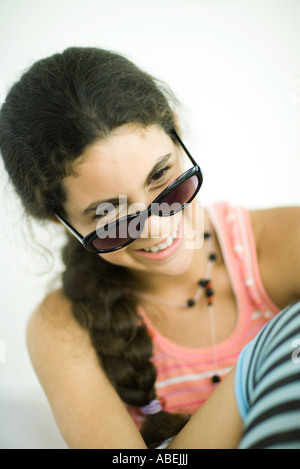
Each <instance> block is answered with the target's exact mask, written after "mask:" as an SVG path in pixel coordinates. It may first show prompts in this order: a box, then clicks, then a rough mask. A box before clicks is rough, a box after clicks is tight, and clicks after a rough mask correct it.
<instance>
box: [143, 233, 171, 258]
mask: <svg viewBox="0 0 300 469" xmlns="http://www.w3.org/2000/svg"><path fill="white" fill-rule="evenodd" d="M176 236H177V231H174V232H173V233H172V234H171V235H170V236H168V238H167V239H166V242H165V243H159V244H157V245H156V246H152V247H151V248H145V249H143V251H146V252H154V253H155V252H159V251H163V250H164V249H166V248H168V247H170V246H172V244H173V242H174V239H175V238H176Z"/></svg>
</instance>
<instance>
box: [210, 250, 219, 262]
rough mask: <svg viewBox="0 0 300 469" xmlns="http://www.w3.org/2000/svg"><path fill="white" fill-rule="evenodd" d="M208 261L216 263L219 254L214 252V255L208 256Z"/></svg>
mask: <svg viewBox="0 0 300 469" xmlns="http://www.w3.org/2000/svg"><path fill="white" fill-rule="evenodd" d="M208 259H209V260H210V261H215V260H217V254H216V253H214V252H212V253H211V254H210V255H209V256H208Z"/></svg>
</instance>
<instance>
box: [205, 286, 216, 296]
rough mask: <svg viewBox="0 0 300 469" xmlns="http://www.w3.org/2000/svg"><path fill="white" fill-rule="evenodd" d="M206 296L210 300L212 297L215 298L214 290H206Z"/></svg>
mask: <svg viewBox="0 0 300 469" xmlns="http://www.w3.org/2000/svg"><path fill="white" fill-rule="evenodd" d="M205 295H206V296H207V297H208V298H209V297H211V296H213V295H214V291H213V289H212V288H207V289H206V290H205Z"/></svg>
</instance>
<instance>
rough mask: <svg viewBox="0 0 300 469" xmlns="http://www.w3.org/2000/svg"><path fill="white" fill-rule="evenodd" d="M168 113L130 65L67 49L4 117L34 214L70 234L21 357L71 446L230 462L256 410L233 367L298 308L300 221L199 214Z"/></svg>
mask: <svg viewBox="0 0 300 469" xmlns="http://www.w3.org/2000/svg"><path fill="white" fill-rule="evenodd" d="M172 99H173V98H172V94H171V93H170V92H169V91H168V90H167V89H166V88H165V87H163V86H162V85H161V84H159V83H158V82H157V81H156V80H155V79H154V78H152V77H151V76H149V75H148V74H147V73H145V72H143V71H141V70H140V69H139V68H137V67H136V66H135V65H134V64H132V63H131V62H130V61H128V60H127V59H125V58H124V57H122V56H120V55H118V54H115V53H112V52H109V51H105V50H101V49H94V48H71V49H67V50H66V51H64V52H63V53H62V54H55V55H54V56H52V57H49V58H46V59H43V60H40V61H38V62H37V63H35V64H34V65H33V66H32V67H31V68H30V69H29V70H28V71H27V72H26V73H25V74H24V75H23V76H22V77H21V79H20V81H19V82H18V83H16V84H15V85H14V86H13V87H12V89H11V91H10V93H9V94H8V96H7V99H6V103H5V104H4V105H3V107H2V110H1V120H0V146H1V153H2V156H3V159H4V163H5V166H6V169H7V171H8V173H9V175H10V178H11V181H12V183H13V184H14V186H15V189H16V191H17V193H18V194H19V196H20V198H21V200H22V202H23V205H24V207H25V209H26V211H27V212H28V213H29V214H30V215H31V216H33V217H35V218H36V219H40V220H50V221H52V222H55V223H60V224H62V225H63V226H64V227H65V229H66V233H67V238H68V240H67V244H66V246H65V248H64V250H63V260H64V263H65V266H66V268H65V271H64V273H63V276H62V288H61V290H59V291H54V292H52V293H51V294H50V295H48V296H47V297H46V298H45V300H44V301H43V303H42V304H41V305H39V307H38V308H37V310H36V311H35V312H34V313H33V315H32V317H31V318H30V321H29V324H28V347H29V352H30V355H31V358H32V362H33V365H34V368H35V370H36V372H37V375H38V377H39V379H40V382H41V384H42V386H43V388H44V390H45V392H46V394H47V396H48V398H49V401H50V404H51V406H52V409H53V412H54V415H55V418H56V420H57V423H58V426H59V428H60V430H61V432H62V435H63V436H64V438H65V440H66V441H67V443H68V445H69V446H70V447H75V448H79V447H80V448H84V447H89V448H91V447H96V448H142V447H149V448H152V447H158V446H159V445H160V444H161V443H162V442H163V441H166V440H167V438H168V437H172V436H174V435H178V436H176V437H175V439H174V440H173V441H172V443H171V445H172V447H198V446H197V444H198V445H199V446H200V447H205V446H209V447H220V446H225V447H236V446H237V444H238V442H239V441H240V439H241V435H242V422H241V418H240V413H239V411H238V407H237V404H236V402H240V401H242V402H244V401H247V402H248V401H249V402H250V401H251V399H250V400H249V396H248V398H247V399H246V398H245V397H243V398H239V397H236V396H235V392H234V380H235V377H236V376H237V382H238V384H239V386H237V388H236V389H241V387H240V386H242V384H241V383H242V382H243V380H242V377H241V372H240V371H239V372H238V373H236V371H235V368H234V366H235V364H236V362H237V359H238V356H239V354H240V352H241V351H242V350H243V349H244V347H245V346H246V345H247V344H248V343H249V342H250V341H251V339H253V338H254V337H255V336H256V334H257V333H258V331H260V330H261V329H262V328H263V327H264V326H265V325H266V324H267V323H268V321H269V320H270V319H272V318H274V317H276V315H277V314H278V313H279V311H280V310H281V309H283V308H284V307H286V306H287V305H289V304H291V303H294V302H295V300H297V299H299V298H300V282H299V278H300V277H299V274H300V262H299V259H300V256H299V250H300V247H299V239H300V216H299V215H300V211H299V208H279V209H271V210H264V211H252V212H248V211H246V210H244V209H241V208H238V209H236V208H234V207H230V206H229V205H228V204H214V205H213V206H211V207H208V208H207V209H205V210H204V209H202V208H201V206H200V204H199V202H198V201H197V193H198V192H199V190H200V188H201V185H202V179H203V177H202V173H201V168H200V167H199V166H198V164H197V162H196V161H195V160H194V158H193V156H192V155H191V154H190V153H189V151H188V149H187V148H186V147H185V145H184V143H183V141H182V140H181V137H180V129H179V125H178V122H177V119H176V116H175V115H174V112H173V109H172ZM297 311H298V310H297ZM270 324H271V323H270ZM293 333H294V334H297V331H296V330H295V328H294V329H293ZM294 339H295V340H296V336H295V337H294ZM255 340H257V339H255ZM245 350H246V349H245ZM247 350H248V354H249V353H250V352H249V348H248V349H247ZM250 351H251V347H250ZM274 353H275V352H274ZM261 356H263V353H262V354H261ZM266 356H267V355H266ZM242 358H243V360H246V361H245V362H244V361H243V363H248V362H249V361H248V360H249V359H248V358H247V354H246V352H243V355H242ZM238 369H239V370H243V367H242V366H240V367H239V368H238ZM258 369H259V367H258V368H255V373H256V372H257V370H258ZM230 370H232V371H231V372H230V373H229V371H230ZM228 373H229V375H228V377H227V378H226V379H224V378H225V376H226V375H227V374H228ZM253 373H254V372H253ZM255 373H254V374H255ZM247 376H248V375H247ZM222 381H224V382H222ZM276 382H277V381H276ZM220 383H221V384H220ZM248 384H249V382H248V381H247V379H246V383H245V384H244V385H243V386H244V387H242V389H246V388H247V386H248ZM298 385H299V383H298ZM215 388H217V389H215ZM213 391H214V392H213ZM252 391H253V390H252V389H251V393H250V394H251V396H252ZM236 395H237V396H238V395H242V396H244V394H243V393H237V394H236ZM298 395H299V393H298ZM209 396H211V398H209V399H208V397H209ZM204 402H205V404H204V405H203V406H202V404H203V403H204ZM251 402H252V401H251ZM251 406H252V404H251V403H250V404H249V405H248V406H247V411H246V414H247V415H248V413H250V412H248V410H249V409H252V407H251ZM199 407H200V410H199V411H198V412H196V411H197V409H198V408H199ZM195 413H196V415H195V416H194V417H193V418H192V419H190V416H191V415H192V414H195ZM229 418H230V422H232V423H231V425H230V431H229V430H228V428H227V424H226V428H225V431H224V425H223V424H224V422H225V421H227V419H229ZM189 420H190V421H189ZM188 421H189V423H188V425H186V423H187V422H188ZM183 427H184V428H183ZM182 428H183V430H182V431H181V429H182ZM216 428H218V429H219V431H216ZM195 429H197V431H196V433H195ZM195 438H196V441H197V442H198V443H195ZM189 445H191V446H189Z"/></svg>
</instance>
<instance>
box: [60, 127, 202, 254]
mask: <svg viewBox="0 0 300 469" xmlns="http://www.w3.org/2000/svg"><path fill="white" fill-rule="evenodd" d="M172 133H173V135H174V136H175V137H176V139H177V140H178V142H179V143H180V145H181V147H182V148H183V150H184V151H185V153H186V154H187V156H188V157H189V159H190V160H191V162H192V164H193V167H192V168H190V169H188V170H187V171H185V172H184V173H183V174H181V175H180V176H179V177H178V178H176V179H175V180H174V181H173V182H171V184H169V186H168V187H166V188H165V189H164V190H163V191H162V192H161V193H160V194H159V195H158V196H157V197H156V198H155V199H154V200H153V201H152V202H151V204H150V205H149V206H148V207H147V208H146V209H145V210H143V211H141V212H136V213H133V214H131V215H126V216H124V217H121V218H118V219H117V220H116V221H114V222H111V223H109V224H108V225H105V227H102V228H101V230H103V231H107V230H108V229H109V227H111V226H115V227H117V226H119V225H120V223H123V222H125V221H127V223H129V222H130V221H131V220H133V219H134V218H136V217H141V221H142V223H141V227H140V230H139V232H140V233H141V232H142V230H143V228H144V224H145V221H146V219H147V218H149V217H150V216H151V215H153V214H154V212H153V210H152V206H153V205H154V204H155V205H154V207H155V206H156V204H159V203H160V202H161V201H162V200H163V199H164V198H165V197H166V196H167V195H169V194H170V193H171V192H172V191H173V190H174V189H176V188H177V187H178V186H179V185H180V184H182V183H183V182H185V181H187V180H188V179H190V178H191V177H193V176H197V178H198V187H197V189H196V190H195V192H194V194H193V195H192V197H190V199H189V200H188V201H187V202H186V203H184V204H183V205H182V206H181V207H180V208H179V209H178V210H174V211H172V213H162V212H159V213H155V215H159V216H163V217H166V216H172V215H175V214H176V213H178V212H181V210H183V209H184V208H185V207H186V206H187V205H189V204H190V203H191V202H192V200H193V199H194V198H195V197H196V195H197V193H198V192H199V190H200V188H201V186H202V183H203V174H202V171H201V169H200V166H199V165H198V163H197V162H196V161H195V160H194V158H193V157H192V155H191V154H190V152H189V151H188V149H187V148H186V146H185V145H184V143H183V142H182V140H181V139H180V137H179V136H178V134H177V132H176V131H175V130H173V131H172ZM54 215H55V216H56V218H57V219H58V220H59V221H60V222H61V223H62V224H63V225H64V226H65V227H66V228H67V229H68V231H69V232H70V233H72V235H73V236H75V238H77V239H78V241H79V242H80V243H81V244H82V246H83V247H84V248H85V249H86V250H87V251H89V252H93V253H96V254H105V253H109V252H114V251H117V250H119V249H122V248H124V247H125V246H128V245H129V244H131V243H132V242H133V241H135V240H136V239H137V238H138V236H137V237H134V238H130V239H129V240H127V241H126V242H125V243H122V244H121V245H119V246H116V247H114V248H109V249H97V248H96V247H95V246H94V245H93V244H92V242H93V241H94V240H95V239H96V238H99V231H100V229H96V230H94V231H92V232H91V233H89V234H88V235H86V236H82V235H81V234H80V233H79V232H78V231H77V230H75V228H73V226H72V225H70V223H69V222H68V221H67V220H66V219H65V218H63V217H62V216H61V215H59V214H58V213H57V212H56V211H55V212H54ZM105 228H106V229H105ZM126 239H127V238H126Z"/></svg>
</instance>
